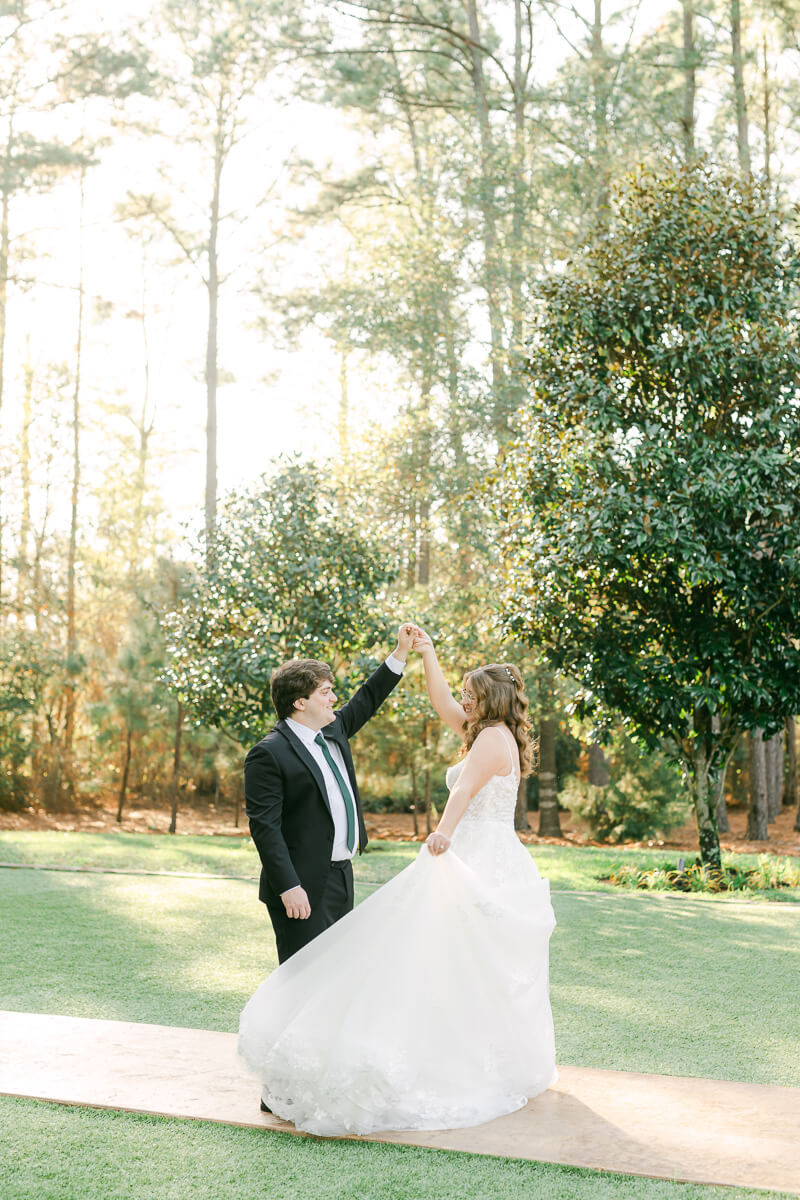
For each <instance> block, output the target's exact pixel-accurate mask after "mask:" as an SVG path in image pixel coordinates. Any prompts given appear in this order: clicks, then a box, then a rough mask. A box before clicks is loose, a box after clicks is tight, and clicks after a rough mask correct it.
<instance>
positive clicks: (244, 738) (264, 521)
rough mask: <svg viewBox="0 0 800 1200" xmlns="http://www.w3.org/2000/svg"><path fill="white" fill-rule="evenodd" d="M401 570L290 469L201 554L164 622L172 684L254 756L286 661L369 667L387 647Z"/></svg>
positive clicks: (198, 713) (226, 510)
mask: <svg viewBox="0 0 800 1200" xmlns="http://www.w3.org/2000/svg"><path fill="white" fill-rule="evenodd" d="M389 561H390V559H389V556H388V555H387V554H386V553H385V550H384V548H382V547H381V546H379V545H378V544H377V543H374V542H373V541H370V540H369V539H368V538H367V537H365V536H364V535H362V534H360V533H359V532H357V531H356V529H355V528H354V522H353V520H352V516H348V513H347V512H346V511H343V509H342V507H341V506H340V505H339V504H338V503H337V499H336V497H335V495H334V493H333V492H332V491H331V489H330V488H329V487H327V486H326V485H325V484H324V483H323V481H322V479H321V477H320V474H319V472H318V470H317V469H316V467H314V466H312V465H308V464H298V463H289V464H286V465H284V466H283V467H282V468H281V469H279V470H278V471H277V472H276V473H275V474H274V475H273V476H271V477H267V476H265V477H264V478H263V480H262V481H261V483H260V485H258V486H257V487H256V488H254V489H252V490H251V491H249V492H246V493H242V494H240V495H234V496H232V497H230V498H229V499H228V500H227V502H226V503H225V504H224V505H223V506H222V507H221V509H220V511H219V516H218V522H217V529H216V533H215V536H214V552H213V555H211V556H209V557H208V559H206V558H205V556H204V555H203V554H202V553H201V552H199V553H198V563H199V565H198V568H197V574H196V576H195V577H194V580H193V582H192V584H191V585H190V586H187V587H186V588H185V589H184V591H185V595H184V598H183V600H182V602H181V603H180V604H178V605H177V606H176V607H175V608H173V609H172V611H171V612H169V613H168V614H166V616H165V618H164V622H165V625H166V629H167V647H168V655H169V666H168V668H167V671H166V672H165V678H166V681H167V682H168V684H169V685H170V687H171V689H172V690H173V691H174V692H175V693H176V695H177V696H178V698H179V699H180V700H181V702H182V703H183V704H184V705H185V706H186V708H187V710H188V712H189V713H190V714H191V715H192V716H193V717H194V718H195V719H196V720H197V721H199V722H201V723H202V724H205V725H209V726H212V727H214V728H217V729H221V730H223V731H224V732H226V733H228V734H229V735H230V736H231V737H233V738H234V739H235V740H236V741H237V742H239V743H241V744H243V745H246V744H247V743H248V742H251V741H253V740H254V739H255V738H256V737H258V736H260V735H261V734H262V733H263V732H264V730H265V727H266V725H267V724H268V723H270V722H271V720H273V719H274V714H273V713H272V709H271V704H270V696H269V681H270V676H271V675H272V672H273V671H274V670H275V668H276V667H277V666H278V665H279V664H280V663H281V662H283V661H284V660H286V659H288V658H293V657H302V658H317V659H322V660H323V661H326V662H329V663H330V664H331V665H332V666H333V667H334V669H339V668H341V667H342V665H343V664H344V663H347V664H355V668H356V673H357V674H358V671H359V669H360V670H361V671H362V672H363V670H366V669H367V668H368V667H369V665H370V661H371V660H369V659H368V658H367V657H362V660H361V661H359V656H360V655H361V656H364V655H365V654H366V653H367V652H368V651H369V650H370V648H372V647H374V646H375V645H376V643H378V642H379V641H380V642H385V641H386V637H387V630H386V626H385V624H384V622H383V621H382V619H381V617H380V615H379V612H378V605H377V602H376V597H377V596H378V594H379V593H380V591H381V590H382V589H383V588H384V586H385V585H386V584H387V583H388V582H389V579H390V577H391V576H390V570H389V568H388V567H387V563H388V562H389ZM398 623H399V618H398ZM382 649H383V650H384V652H385V649H386V647H385V646H383V647H382ZM360 678H361V676H359V679H358V681H359V682H360ZM344 683H345V687H346V686H347V680H346V679H345V681H344Z"/></svg>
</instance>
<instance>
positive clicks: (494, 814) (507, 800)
mask: <svg viewBox="0 0 800 1200" xmlns="http://www.w3.org/2000/svg"><path fill="white" fill-rule="evenodd" d="M463 766H464V764H463V763H454V764H453V766H452V767H448V768H447V774H446V775H445V783H446V784H447V786H448V788H449V789H450V790H452V789H453V788H454V787H455V782H456V780H457V779H458V776H459V775H460V774H461V769H462V767H463ZM518 786H519V784H518V781H517V777H516V775H515V773H514V771H513V770H512V771H510V772H509V774H508V775H493V776H492V777H491V779H490V780H489V781H488V783H485V784H484V785H483V787H482V788H479V790H478V791H477V792H476V793H475V795H474V796H473V797H472V799H471V800H470V802H469V808H468V809H467V811H466V812H465V813H464V816H463V817H462V818H461V821H462V822H463V821H503V822H510V823H511V826H512V828H513V825H514V809H515V808H516V806H517V788H518Z"/></svg>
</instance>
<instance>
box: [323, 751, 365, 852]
mask: <svg viewBox="0 0 800 1200" xmlns="http://www.w3.org/2000/svg"><path fill="white" fill-rule="evenodd" d="M314 741H315V742H316V743H317V745H318V746H319V748H320V750H321V751H322V753H323V754H324V755H325V761H326V763H327V764H328V766H329V767H330V769H331V770H332V771H333V775H334V778H335V780H336V782H337V783H338V785H339V791H340V792H341V793H342V799H343V800H344V811H345V813H346V814H347V849H348V850H349V851H350V853H351V854H352V853H353V851H354V850H355V848H356V810H355V806H354V804H353V797H352V796H351V795H350V789H349V788H348V786H347V784H346V783H345V781H344V780H343V779H342V773H341V771H340V770H339V768H338V767H337V765H336V763H335V762H334V761H333V755H332V754H331V752H330V750H329V749H328V747H327V746H326V745H325V738H324V737H323V736H322V734H321V733H318V734H317V736H316V737H315V738H314Z"/></svg>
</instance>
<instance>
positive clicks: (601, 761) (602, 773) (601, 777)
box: [589, 742, 611, 788]
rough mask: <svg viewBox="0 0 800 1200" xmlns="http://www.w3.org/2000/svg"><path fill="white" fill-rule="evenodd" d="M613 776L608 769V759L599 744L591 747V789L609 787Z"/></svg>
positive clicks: (593, 743)
mask: <svg viewBox="0 0 800 1200" xmlns="http://www.w3.org/2000/svg"><path fill="white" fill-rule="evenodd" d="M610 780H611V775H610V772H609V769H608V759H607V758H606V756H605V752H604V750H603V747H602V746H601V745H600V743H599V742H592V743H591V744H590V746H589V785H590V787H597V788H604V787H608V785H609V782H610Z"/></svg>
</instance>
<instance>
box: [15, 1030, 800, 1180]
mask: <svg viewBox="0 0 800 1200" xmlns="http://www.w3.org/2000/svg"><path fill="white" fill-rule="evenodd" d="M235 1051H236V1037H235V1035H234V1034H230V1033H212V1032H208V1031H206V1030H202V1029H174V1028H171V1027H168V1026H163V1025H144V1024H134V1023H131V1022H126V1021H93V1020H85V1019H82V1018H76V1017H58V1016H46V1015H39V1014H32V1013H19V1012H7V1011H0V1094H4V1095H9V1096H27V1097H33V1098H35V1099H38V1100H47V1101H53V1102H55V1103H59V1104H77V1105H88V1106H91V1107H95V1108H114V1109H121V1110H124V1111H127V1112H141V1113H157V1114H160V1115H163V1116H168V1117H189V1118H194V1119H197V1120H204V1121H221V1122H224V1123H226V1124H230V1125H241V1126H247V1127H253V1128H257V1129H263V1130H264V1131H265V1132H267V1133H268V1132H270V1131H280V1132H282V1133H289V1134H295V1132H296V1131H295V1130H294V1127H293V1126H292V1125H287V1124H286V1123H285V1122H283V1121H280V1120H278V1119H277V1118H275V1117H271V1116H268V1115H264V1114H262V1113H260V1111H259V1107H258V1102H259V1087H258V1084H257V1082H256V1081H255V1080H254V1079H253V1078H252V1077H250V1076H249V1075H248V1074H247V1071H246V1069H245V1068H244V1066H243V1064H242V1063H241V1062H240V1061H239V1060H238V1059H237V1057H236V1052H235ZM798 1131H800V1088H781V1087H763V1086H757V1085H753V1084H744V1083H728V1082H725V1081H721V1080H716V1079H683V1078H677V1077H673V1076H665V1075H635V1074H631V1073H627V1072H621V1071H598V1070H588V1069H584V1068H580V1067H567V1066H562V1067H560V1078H559V1081H558V1083H557V1084H556V1086H555V1087H553V1088H551V1089H550V1091H548V1092H546V1093H545V1094H544V1095H542V1096H539V1097H537V1098H536V1099H535V1100H532V1101H531V1102H530V1103H529V1104H528V1106H527V1107H526V1108H524V1109H522V1110H521V1111H520V1112H517V1113H513V1114H511V1116H508V1117H501V1118H499V1119H498V1120H496V1121H491V1122H489V1123H488V1124H486V1125H481V1126H478V1127H476V1128H472V1129H458V1130H442V1131H441V1132H433V1133H402V1132H398V1133H385V1134H376V1135H374V1136H373V1137H372V1138H369V1139H362V1140H372V1141H381V1142H395V1143H399V1144H403V1145H412V1146H426V1147H430V1148H433V1149H442V1150H460V1151H468V1152H469V1153H471V1154H490V1155H496V1156H500V1157H503V1158H521V1159H536V1160H538V1161H541V1162H551V1163H562V1164H565V1165H569V1166H576V1167H594V1168H599V1169H600V1170H604V1171H618V1172H622V1173H625V1174H631V1175H645V1176H652V1177H655V1178H658V1179H670V1180H680V1181H687V1182H696V1183H709V1184H733V1185H738V1186H739V1187H754V1188H765V1189H769V1190H772V1191H779V1192H784V1193H790V1194H792V1195H800V1137H799V1136H798Z"/></svg>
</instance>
